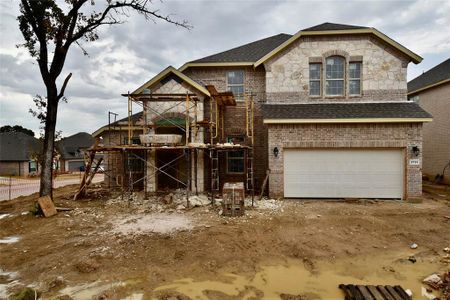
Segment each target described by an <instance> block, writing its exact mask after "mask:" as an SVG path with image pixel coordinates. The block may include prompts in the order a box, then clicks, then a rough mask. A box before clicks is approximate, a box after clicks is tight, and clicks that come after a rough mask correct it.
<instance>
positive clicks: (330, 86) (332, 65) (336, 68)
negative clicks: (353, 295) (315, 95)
mask: <svg viewBox="0 0 450 300" xmlns="http://www.w3.org/2000/svg"><path fill="white" fill-rule="evenodd" d="M325 78H326V83H325V87H326V88H325V93H326V95H327V96H343V95H344V78H345V59H344V58H343V57H341V56H330V57H328V58H327V59H326V69H325Z"/></svg>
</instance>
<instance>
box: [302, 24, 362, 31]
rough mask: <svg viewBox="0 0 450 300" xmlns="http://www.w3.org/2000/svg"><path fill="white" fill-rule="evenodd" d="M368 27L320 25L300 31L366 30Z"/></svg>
mask: <svg viewBox="0 0 450 300" xmlns="http://www.w3.org/2000/svg"><path fill="white" fill-rule="evenodd" d="M366 28H368V27H364V26H356V25H347V24H336V23H328V22H327V23H322V24H319V25H316V26H312V27H309V28H305V29H302V31H328V30H351V29H366Z"/></svg>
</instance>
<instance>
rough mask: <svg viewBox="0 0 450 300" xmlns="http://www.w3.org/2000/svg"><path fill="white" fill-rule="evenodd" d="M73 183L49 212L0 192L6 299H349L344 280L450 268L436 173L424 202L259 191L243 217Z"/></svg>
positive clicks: (444, 206) (412, 277) (0, 273)
mask: <svg viewBox="0 0 450 300" xmlns="http://www.w3.org/2000/svg"><path fill="white" fill-rule="evenodd" d="M75 189H76V186H66V187H62V188H59V189H57V190H56V191H55V193H54V201H55V203H56V205H57V206H59V207H67V208H73V210H70V211H65V212H59V213H58V214H57V215H56V216H53V217H51V218H43V217H36V216H34V215H32V214H31V213H27V212H28V211H29V210H30V209H31V207H32V206H33V202H34V201H35V200H36V195H35V194H34V195H31V196H26V197H19V198H17V199H14V200H11V201H5V202H0V298H2V297H4V298H6V297H8V295H11V294H12V293H14V292H16V291H17V290H19V289H20V288H23V287H24V286H31V287H32V288H33V289H35V290H37V291H39V293H40V294H41V297H43V298H44V299H57V298H59V299H271V298H282V299H333V298H337V299H343V294H340V291H339V289H338V288H337V284H336V283H344V282H339V281H343V280H347V281H349V282H345V283H352V282H350V281H352V280H353V281H354V282H357V283H358V282H360V283H366V284H375V285H376V284H379V283H384V282H386V283H385V284H390V283H391V282H392V283H397V284H401V285H402V286H404V288H405V289H406V288H409V287H408V286H405V285H408V284H410V285H411V287H410V288H411V289H412V291H413V293H414V295H415V296H419V295H417V293H420V290H418V288H417V287H415V285H417V286H418V287H420V282H421V280H422V279H423V278H424V277H426V276H428V275H430V273H433V272H443V271H446V270H449V269H450V259H448V258H449V257H448V255H447V256H446V254H445V252H443V249H444V248H445V247H449V245H450V188H446V187H445V186H436V185H433V184H431V183H424V196H423V199H422V201H421V203H407V202H403V201H386V200H385V201H375V200H354V201H337V200H334V201H331V200H329V201H326V200H262V201H257V202H256V207H254V208H251V207H249V208H248V209H247V210H246V215H245V216H243V217H235V218H229V217H223V216H220V215H219V210H220V207H213V206H211V205H206V206H201V207H195V208H192V209H184V208H183V207H182V206H180V203H172V204H163V203H162V201H161V200H163V199H164V197H161V198H152V199H151V200H147V201H146V200H142V199H141V200H139V199H135V200H133V201H128V200H126V199H125V200H122V199H121V198H120V196H119V197H118V195H111V194H109V193H108V192H106V191H100V190H98V189H97V192H95V193H93V194H91V196H90V197H89V198H88V199H84V200H79V201H72V200H71V199H72V196H73V194H74V191H75ZM111 199H113V200H111ZM2 241H3V242H2ZM413 243H415V244H417V245H418V247H417V249H410V246H411V244H413ZM411 257H413V259H414V260H415V263H413V262H412V259H411ZM408 259H410V260H408ZM374 281H378V282H374ZM417 299H421V298H417Z"/></svg>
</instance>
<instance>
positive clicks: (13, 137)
mask: <svg viewBox="0 0 450 300" xmlns="http://www.w3.org/2000/svg"><path fill="white" fill-rule="evenodd" d="M39 150H40V147H39V141H38V139H37V138H35V137H33V136H30V135H28V134H25V133H22V132H2V133H0V161H29V160H31V158H32V157H31V156H32V155H33V154H34V153H37V152H38V151H39Z"/></svg>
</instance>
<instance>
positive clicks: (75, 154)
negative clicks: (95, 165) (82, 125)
mask: <svg viewBox="0 0 450 300" xmlns="http://www.w3.org/2000/svg"><path fill="white" fill-rule="evenodd" d="M94 142H95V139H94V138H93V137H92V135H90V134H89V133H87V132H78V133H76V134H74V135H71V136H69V137H66V138H62V139H61V140H59V141H57V142H56V149H57V150H58V153H59V154H60V155H61V158H62V159H65V160H68V159H74V158H82V157H83V154H82V152H81V151H80V150H81V149H87V148H90V147H92V145H94Z"/></svg>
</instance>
